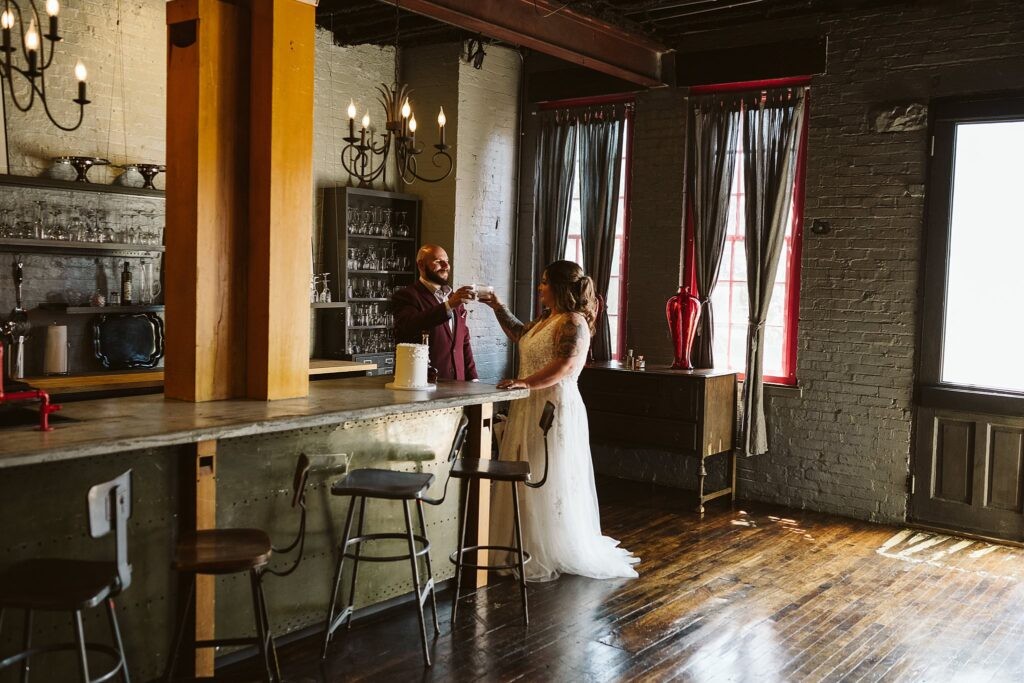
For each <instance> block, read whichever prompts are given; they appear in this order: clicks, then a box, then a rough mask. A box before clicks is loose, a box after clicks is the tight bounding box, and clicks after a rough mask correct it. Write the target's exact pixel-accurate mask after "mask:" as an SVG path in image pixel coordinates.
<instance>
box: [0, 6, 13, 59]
mask: <svg viewBox="0 0 1024 683" xmlns="http://www.w3.org/2000/svg"><path fill="white" fill-rule="evenodd" d="M13 26H14V13H13V12H11V10H9V9H5V10H4V11H3V13H2V14H0V27H2V28H3V31H2V33H3V46H4V47H3V49H4V54H10V53H11V52H13V51H14V48H12V47H11V28H12V27H13Z"/></svg>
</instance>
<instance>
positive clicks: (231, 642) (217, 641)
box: [196, 636, 260, 647]
mask: <svg viewBox="0 0 1024 683" xmlns="http://www.w3.org/2000/svg"><path fill="white" fill-rule="evenodd" d="M259 642H260V639H259V638H258V637H253V636H250V637H248V638H213V639H211V640H197V641H196V647H233V646H235V645H257V644H259Z"/></svg>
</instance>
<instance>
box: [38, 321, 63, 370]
mask: <svg viewBox="0 0 1024 683" xmlns="http://www.w3.org/2000/svg"><path fill="white" fill-rule="evenodd" d="M67 372H68V327H67V325H50V326H48V327H47V328H46V353H45V355H44V356H43V374H44V375H66V374H67Z"/></svg>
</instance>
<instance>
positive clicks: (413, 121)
mask: <svg viewBox="0 0 1024 683" xmlns="http://www.w3.org/2000/svg"><path fill="white" fill-rule="evenodd" d="M409 132H410V133H412V134H413V135H416V117H415V116H413V117H412V118H411V119H409Z"/></svg>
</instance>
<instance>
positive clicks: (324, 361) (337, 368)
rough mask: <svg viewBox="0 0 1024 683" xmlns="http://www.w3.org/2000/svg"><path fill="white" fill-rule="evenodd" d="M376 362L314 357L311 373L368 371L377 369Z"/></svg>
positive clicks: (333, 373)
mask: <svg viewBox="0 0 1024 683" xmlns="http://www.w3.org/2000/svg"><path fill="white" fill-rule="evenodd" d="M376 369H377V364H376V363H360V362H358V361H352V360H331V359H329V358H313V359H311V360H310V361H309V374H310V376H314V375H336V374H340V373H349V372H367V371H369V370H376Z"/></svg>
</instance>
